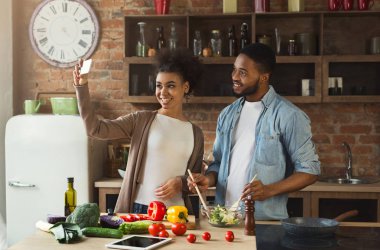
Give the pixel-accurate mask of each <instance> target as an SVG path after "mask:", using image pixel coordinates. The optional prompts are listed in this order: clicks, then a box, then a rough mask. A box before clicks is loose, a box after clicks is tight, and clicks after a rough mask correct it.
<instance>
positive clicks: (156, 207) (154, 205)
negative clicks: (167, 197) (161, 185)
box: [148, 201, 166, 221]
mask: <svg viewBox="0 0 380 250" xmlns="http://www.w3.org/2000/svg"><path fill="white" fill-rule="evenodd" d="M165 213H166V206H165V204H164V203H162V202H161V201H152V202H151V203H149V207H148V216H149V218H150V219H151V220H154V221H161V220H162V219H164V216H165Z"/></svg>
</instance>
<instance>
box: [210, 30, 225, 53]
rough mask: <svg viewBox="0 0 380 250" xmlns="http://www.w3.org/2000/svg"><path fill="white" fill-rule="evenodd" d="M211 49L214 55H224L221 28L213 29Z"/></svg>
mask: <svg viewBox="0 0 380 250" xmlns="http://www.w3.org/2000/svg"><path fill="white" fill-rule="evenodd" d="M211 50H212V56H222V40H221V39H220V31H219V30H212V31H211Z"/></svg>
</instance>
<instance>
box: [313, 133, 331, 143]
mask: <svg viewBox="0 0 380 250" xmlns="http://www.w3.org/2000/svg"><path fill="white" fill-rule="evenodd" d="M313 141H314V142H315V143H330V138H329V137H328V136H327V135H321V134H316V135H313Z"/></svg>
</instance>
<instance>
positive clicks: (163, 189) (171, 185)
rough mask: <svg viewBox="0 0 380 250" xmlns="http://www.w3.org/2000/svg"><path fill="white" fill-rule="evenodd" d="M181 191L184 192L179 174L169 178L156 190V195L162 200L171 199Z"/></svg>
mask: <svg viewBox="0 0 380 250" xmlns="http://www.w3.org/2000/svg"><path fill="white" fill-rule="evenodd" d="M180 192H182V180H181V177H179V176H177V177H174V178H171V179H169V180H167V181H166V182H165V183H164V184H162V185H161V186H160V187H158V188H156V189H155V190H154V194H155V195H156V197H157V198H159V199H162V200H169V199H171V198H173V197H174V195H176V194H177V193H180Z"/></svg>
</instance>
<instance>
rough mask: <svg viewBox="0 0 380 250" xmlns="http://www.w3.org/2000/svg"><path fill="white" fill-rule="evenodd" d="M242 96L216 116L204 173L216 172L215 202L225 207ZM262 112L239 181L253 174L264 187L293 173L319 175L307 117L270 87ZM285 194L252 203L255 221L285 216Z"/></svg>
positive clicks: (249, 178)
mask: <svg viewBox="0 0 380 250" xmlns="http://www.w3.org/2000/svg"><path fill="white" fill-rule="evenodd" d="M244 100H245V99H244V97H242V98H239V99H238V100H236V101H235V102H234V103H232V104H231V105H229V106H227V107H226V108H225V109H224V110H223V111H222V112H221V113H220V115H219V117H218V124H217V129H216V138H215V143H214V148H213V154H214V162H213V163H212V164H210V166H209V168H208V170H207V172H211V171H214V172H217V173H218V180H217V184H216V200H215V202H216V203H217V204H220V205H224V204H225V196H226V188H227V177H228V174H229V162H230V156H231V154H230V153H231V148H232V146H231V139H232V134H233V133H232V132H233V131H234V129H235V126H236V122H237V121H238V118H239V116H240V112H241V110H242V107H243V104H244ZM261 102H262V103H263V111H262V113H261V114H260V117H259V119H258V121H257V125H256V142H255V145H256V149H255V153H254V155H252V161H251V163H250V166H249V173H247V175H246V176H245V179H244V180H242V181H244V182H245V183H248V182H249V181H250V180H251V179H252V178H253V176H254V175H255V174H257V177H256V179H257V180H260V181H261V182H262V183H263V184H264V185H266V184H271V183H274V182H278V181H281V180H283V179H285V178H286V177H288V176H289V175H291V174H292V173H293V172H294V171H296V172H304V173H309V174H313V175H319V174H320V162H319V160H318V155H317V154H316V152H315V147H314V144H313V142H312V140H311V137H312V134H311V128H310V120H309V118H308V117H307V115H306V114H305V113H304V112H303V111H301V110H300V109H299V108H297V107H296V106H295V105H293V104H292V103H291V102H289V101H287V100H286V99H284V98H283V97H281V96H279V95H278V94H277V93H276V92H275V91H274V89H273V87H272V86H270V88H269V91H268V92H267V93H266V94H265V96H264V97H263V98H262V100H261ZM287 199H288V196H287V194H282V195H277V196H274V197H271V198H269V199H267V200H265V201H255V219H258V220H268V219H269V220H278V219H283V218H287V217H288V213H287V209H286V203H287Z"/></svg>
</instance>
